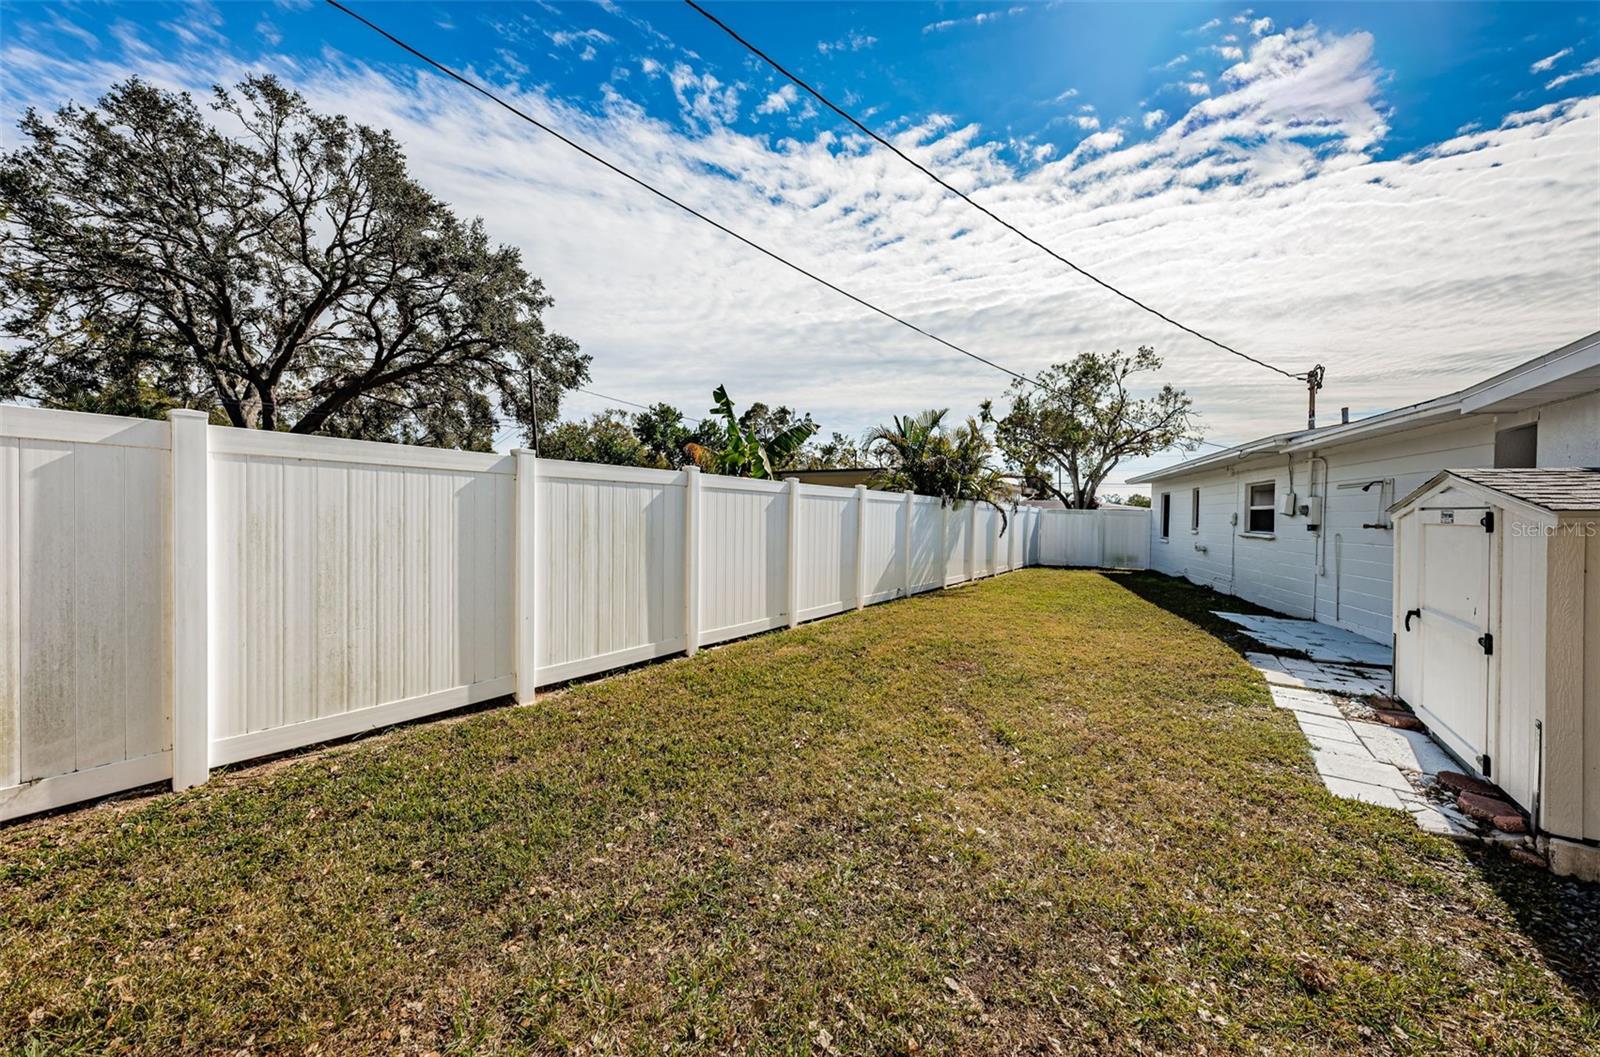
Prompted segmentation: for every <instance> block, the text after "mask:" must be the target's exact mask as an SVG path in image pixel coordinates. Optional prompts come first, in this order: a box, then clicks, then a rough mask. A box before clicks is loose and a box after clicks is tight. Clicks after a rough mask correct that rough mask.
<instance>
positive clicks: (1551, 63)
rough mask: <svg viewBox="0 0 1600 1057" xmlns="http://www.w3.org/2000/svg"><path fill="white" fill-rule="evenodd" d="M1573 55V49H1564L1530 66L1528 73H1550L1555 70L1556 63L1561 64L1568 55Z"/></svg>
mask: <svg viewBox="0 0 1600 1057" xmlns="http://www.w3.org/2000/svg"><path fill="white" fill-rule="evenodd" d="M1571 54H1572V49H1571V48H1562V49H1561V50H1560V51H1558V52H1556V53H1555V54H1554V55H1546V56H1545V57H1544V58H1542V59H1540V60H1539V61H1538V62H1536V63H1534V64H1533V65H1532V66H1529V67H1528V72H1529V73H1548V72H1549V71H1551V70H1553V69H1555V67H1556V63H1558V62H1560V61H1561V60H1562V59H1564V58H1566V57H1567V56H1568V55H1571Z"/></svg>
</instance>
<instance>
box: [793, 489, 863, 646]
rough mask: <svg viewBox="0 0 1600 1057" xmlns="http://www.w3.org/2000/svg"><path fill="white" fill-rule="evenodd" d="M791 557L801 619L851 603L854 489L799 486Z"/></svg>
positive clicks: (853, 594) (853, 596)
mask: <svg viewBox="0 0 1600 1057" xmlns="http://www.w3.org/2000/svg"><path fill="white" fill-rule="evenodd" d="M798 495H799V497H800V517H799V529H800V539H799V545H798V550H796V551H795V557H796V560H797V561H799V563H800V568H799V570H798V576H797V578H796V584H797V586H798V587H799V592H800V597H799V600H798V602H797V603H796V604H797V605H798V606H799V614H798V617H799V619H800V620H815V619H817V618H818V617H825V616H829V615H831V614H833V613H839V612H843V611H844V610H845V609H849V608H851V607H853V606H854V605H855V604H856V493H855V492H854V491H852V490H850V489H847V488H830V487H828V486H827V485H801V486H800V488H799V489H798Z"/></svg>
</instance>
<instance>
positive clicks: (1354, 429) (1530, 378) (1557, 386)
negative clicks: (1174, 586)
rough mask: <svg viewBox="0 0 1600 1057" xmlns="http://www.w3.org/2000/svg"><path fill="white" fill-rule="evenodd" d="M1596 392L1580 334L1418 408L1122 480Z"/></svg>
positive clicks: (1160, 476) (1599, 368) (1598, 378)
mask: <svg viewBox="0 0 1600 1057" xmlns="http://www.w3.org/2000/svg"><path fill="white" fill-rule="evenodd" d="M1596 389H1600V331H1596V332H1595V333H1593V334H1588V335H1585V336H1584V337H1581V338H1579V339H1578V340H1577V341H1574V342H1571V343H1570V344H1567V345H1563V346H1562V347H1561V348H1559V349H1556V350H1554V351H1552V352H1547V353H1545V354H1544V355H1542V356H1536V357H1534V358H1533V359H1531V360H1528V361H1527V362H1525V363H1519V364H1517V365H1516V366H1515V367H1512V368H1509V369H1508V370H1505V371H1502V372H1500V373H1499V374H1497V375H1494V376H1493V377H1491V378H1486V379H1484V380H1483V381H1481V382H1478V383H1476V384H1474V385H1469V386H1467V387H1466V388H1465V389H1461V390H1459V391H1457V392H1454V393H1449V394H1447V395H1445V396H1440V397H1435V398H1434V399H1432V400H1424V401H1423V402H1421V403H1418V404H1410V405H1408V406H1406V407H1399V408H1395V409H1394V410H1393V411H1385V412H1383V413H1381V414H1377V415H1372V416H1370V417H1368V418H1363V419H1360V420H1358V421H1355V422H1341V423H1339V424H1337V425H1333V426H1320V427H1318V428H1316V429H1302V430H1298V431H1296V432H1292V433H1278V434H1274V435H1273V436H1270V437H1262V438H1260V439H1259V440H1252V441H1248V442H1246V443H1244V444H1238V445H1235V446H1234V447H1231V448H1227V449H1225V450H1223V451H1218V452H1212V453H1211V454H1209V455H1204V456H1201V457H1200V458H1197V459H1188V460H1186V461H1184V462H1180V463H1177V464H1176V465H1173V466H1167V467H1164V468H1162V469H1160V470H1153V471H1151V472H1150V473H1146V474H1141V475H1139V476H1138V477H1130V478H1128V483H1129V484H1149V483H1150V482H1152V481H1160V480H1164V479H1166V478H1169V477H1179V476H1183V475H1186V474H1191V473H1194V472H1195V471H1197V470H1207V469H1213V468H1215V467H1218V466H1228V465H1231V464H1233V463H1235V462H1238V461H1239V460H1240V459H1246V458H1249V457H1251V456H1253V455H1274V454H1276V455H1286V454H1293V453H1295V452H1299V451H1306V450H1308V449H1311V448H1328V447H1332V446H1334V445H1336V444H1350V443H1354V442H1356V441H1360V440H1370V439H1372V438H1373V437H1378V436H1384V435H1386V434H1390V433H1399V432H1401V431H1403V430H1408V429H1416V428H1417V427H1419V426H1428V425H1432V424H1434V423H1436V422H1444V421H1448V420H1450V419H1455V418H1460V417H1461V416H1462V415H1475V414H1505V413H1508V412H1512V411H1521V410H1525V409H1527V408H1530V407H1536V406H1538V405H1540V404H1549V403H1554V402H1556V401H1558V400H1566V399H1569V398H1571V397H1574V396H1581V395H1583V394H1584V393H1590V392H1594V391H1595V390H1596Z"/></svg>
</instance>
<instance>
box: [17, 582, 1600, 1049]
mask: <svg viewBox="0 0 1600 1057" xmlns="http://www.w3.org/2000/svg"><path fill="white" fill-rule="evenodd" d="M1216 599H1217V596H1211V597H1210V599H1208V598H1207V597H1206V595H1205V594H1204V593H1203V592H1200V591H1198V590H1196V589H1194V588H1192V587H1189V586H1187V585H1183V584H1179V583H1177V582H1175V581H1170V580H1166V579H1165V578H1161V577H1156V576H1152V575H1146V574H1141V575H1116V576H1106V575H1100V574H1095V573H1089V572H1076V571H1061V570H1042V569H1039V570H1027V571H1024V572H1020V573H1017V574H1014V575H1010V576H1006V577H1002V578H999V579H996V580H990V581H984V582H982V583H979V584H976V585H973V586H970V587H967V588H962V589H959V590H955V591H949V592H939V593H934V594H930V595H925V596H921V597H918V598H916V599H913V600H910V601H907V602H898V603H894V604H891V605H884V606H877V607H874V608H872V609H869V610H867V611H866V612H864V613H860V614H851V615H847V616H843V617H840V618H837V619H833V620H827V621H823V622H820V623H817V624H812V625H807V626H805V627H802V628H800V629H798V630H795V631H788V632H783V633H779V634H773V635H767V636H762V637H759V638H754V639H749V640H746V641H743V642H739V643H735V644H732V645H729V646H726V647H723V648H720V649H714V650H708V651H705V652H703V653H701V654H700V655H699V656H697V657H695V658H692V659H680V660H674V661H670V662H667V663H663V664H658V665H654V666H650V667H647V668H643V669H640V670H637V671H634V672H630V673H628V674H625V675H621V676H617V677H615V678H610V679H604V680H599V681H596V682H593V683H589V684H586V685H582V686H577V687H573V688H570V689H567V690H563V691H561V692H558V693H552V694H549V695H545V696H542V697H541V698H540V699H539V701H538V702H537V703H536V704H535V705H534V706H532V707H529V708H516V709H513V708H500V709H493V710H488V711H482V712H478V713H475V714H471V715H467V716H462V717H456V718H451V719H446V720H440V721H434V722H431V723H424V724H418V725H415V726H411V727H407V728H404V729H401V730H396V731H391V732H389V733H386V734H383V735H380V736H376V737H372V738H367V739H364V740H360V741H356V742H352V743H349V744H346V745H341V746H336V747H333V748H329V749H327V750H325V751H322V752H319V753H316V754H314V755H310V756H306V757H301V758H296V759H289V760H285V761H279V762H275V763H271V764H267V765H262V766H258V767H255V768H245V769H241V770H238V771H235V772H233V773H230V774H227V775H222V776H218V777H216V778H214V779H213V780H212V782H211V783H210V784H208V785H206V786H203V787H201V788H199V789H196V790H193V791H190V792H188V793H185V794H179V795H162V796H159V797H153V798H145V799H143V800H134V801H125V802H120V803H114V804H110V805H107V806H103V807H101V808H97V809H93V810H85V811H80V812H77V813H72V814H66V815H60V816H57V817H54V818H47V819H41V820H36V821H33V822H28V823H24V824H21V825H16V826H12V827H9V828H7V829H5V830H0V981H3V982H4V986H3V987H0V1047H4V1048H5V1050H6V1051H7V1052H12V1053H19V1054H23V1053H28V1054H33V1053H97V1054H98V1053H147V1054H161V1055H168V1054H180V1053H224V1052H225V1053H233V1052H238V1051H243V1052H256V1053H276V1052H306V1051H309V1050H310V1048H311V1047H313V1046H315V1047H318V1052H322V1053H336V1054H368V1053H370V1054H378V1053H384V1054H387V1053H395V1052H399V1053H426V1052H430V1051H432V1052H436V1053H440V1054H445V1053H486V1054H487V1053H495V1054H523V1053H526V1054H535V1053H539V1054H542V1053H551V1052H568V1051H571V1052H582V1053H641V1054H642V1053H657V1054H659V1053H663V1052H669V1053H723V1052H740V1053H775V1054H778V1053H781V1054H804V1053H830V1052H832V1053H839V1054H872V1053H881V1054H893V1053H924V1054H933V1053H974V1054H976V1053H1013V1052H1015V1053H1056V1052H1061V1053H1084V1054H1088V1053H1151V1052H1161V1053H1201V1052H1204V1053H1208V1054H1218V1053H1235V1052H1237V1053H1262V1052H1270V1053H1287V1052H1295V1053H1329V1054H1332V1053H1349V1052H1356V1051H1360V1052H1394V1053H1417V1054H1424V1053H1426V1054H1432V1053H1438V1052H1469V1053H1471V1052H1485V1053H1529V1054H1539V1053H1549V1054H1570V1053H1577V1052H1583V1051H1585V1050H1586V1049H1591V1048H1593V1047H1595V1046H1596V1045H1597V1040H1600V1012H1597V1007H1596V1006H1595V1005H1594V1004H1593V1002H1592V998H1591V996H1593V995H1594V994H1595V993H1596V990H1595V976H1594V972H1593V970H1594V965H1593V959H1592V958H1589V957H1588V956H1586V955H1585V954H1584V951H1585V949H1592V947H1587V948H1586V945H1592V944H1594V943H1595V939H1596V938H1595V937H1594V936H1593V935H1592V934H1591V935H1589V936H1588V937H1587V938H1586V937H1585V936H1583V935H1581V934H1578V935H1576V936H1574V935H1573V933H1572V928H1573V922H1574V921H1577V922H1580V923H1582V922H1584V921H1587V922H1588V923H1589V925H1593V924H1594V922H1595V920H1596V919H1595V918H1594V917H1593V916H1592V915H1593V907H1594V905H1595V903H1596V900H1595V899H1594V897H1593V891H1592V890H1591V889H1585V888H1583V887H1582V886H1574V885H1570V884H1567V883H1564V882H1560V881H1557V880H1555V879H1552V878H1549V877H1547V876H1545V875H1542V874H1538V873H1535V872H1531V871H1527V870H1524V869H1521V868H1518V867H1516V866H1514V865H1512V864H1509V863H1507V862H1505V861H1504V859H1503V858H1502V857H1500V856H1498V855H1478V854H1473V853H1468V852H1465V851H1463V850H1461V849H1459V848H1457V847H1456V846H1455V845H1453V844H1450V843H1448V842H1446V841H1442V840H1438V839H1435V838H1430V837H1427V836H1425V835H1423V834H1421V833H1420V832H1418V831H1417V830H1416V829H1415V827H1413V826H1412V825H1411V823H1410V822H1409V820H1408V819H1407V818H1405V817H1404V816H1402V815H1400V814H1398V813H1396V812H1390V811H1385V810H1383V809H1379V808H1372V807H1367V806H1364V805H1360V804H1353V803H1349V802H1345V801H1339V800H1335V799H1332V798H1330V797H1329V796H1328V795H1326V793H1325V792H1324V791H1323V789H1322V787H1321V786H1320V784H1319V783H1318V782H1317V780H1316V778H1315V774H1314V772H1313V770H1312V767H1311V763H1310V759H1309V756H1308V755H1307V750H1306V747H1305V743H1304V741H1303V739H1302V737H1301V736H1300V734H1299V732H1298V730H1297V728H1296V727H1295V725H1294V723H1293V722H1292V720H1291V719H1290V718H1289V716H1288V715H1287V714H1286V713H1283V712H1281V711H1279V710H1277V709H1274V708H1273V707H1271V704H1270V699H1269V696H1268V694H1267V690H1266V687H1265V685H1264V684H1263V683H1262V682H1261V681H1260V680H1259V679H1258V678H1257V676H1256V674H1255V673H1254V672H1253V670H1251V669H1250V668H1249V667H1248V666H1247V665H1246V664H1244V662H1243V661H1242V659H1241V658H1240V657H1239V655H1238V654H1237V653H1236V652H1235V651H1234V650H1233V649H1231V648H1230V647H1229V646H1228V645H1227V644H1226V643H1225V642H1223V641H1221V640H1220V639H1219V638H1218V637H1216V635H1215V634H1213V631H1220V630H1221V629H1215V628H1212V626H1211V625H1210V624H1209V623H1208V621H1209V619H1210V618H1209V615H1208V612H1207V607H1208V606H1209V605H1211V604H1213V603H1214V601H1215V600H1216ZM1229 601H1230V602H1231V601H1233V600H1229ZM1234 604H1235V605H1237V603H1236V602H1235V603H1234ZM1584 914H1589V915H1590V916H1588V917H1584Z"/></svg>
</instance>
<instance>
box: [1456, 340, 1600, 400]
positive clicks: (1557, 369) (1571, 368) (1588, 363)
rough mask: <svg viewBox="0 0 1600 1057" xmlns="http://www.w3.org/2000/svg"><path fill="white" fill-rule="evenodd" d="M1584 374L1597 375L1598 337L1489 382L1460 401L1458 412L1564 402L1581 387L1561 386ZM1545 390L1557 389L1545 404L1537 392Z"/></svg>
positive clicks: (1598, 360)
mask: <svg viewBox="0 0 1600 1057" xmlns="http://www.w3.org/2000/svg"><path fill="white" fill-rule="evenodd" d="M1585 371H1591V372H1600V333H1595V334H1590V335H1589V336H1588V337H1586V338H1581V339H1579V340H1578V341H1575V342H1573V343H1572V344H1571V345H1569V346H1567V347H1566V348H1563V349H1558V350H1557V351H1556V352H1554V353H1551V354H1549V355H1548V357H1542V358H1541V359H1540V360H1537V361H1535V362H1534V363H1533V364H1531V365H1527V366H1526V367H1525V368H1524V369H1518V370H1514V371H1512V372H1509V376H1508V377H1504V378H1501V379H1499V380H1494V379H1491V380H1490V381H1489V382H1488V383H1486V384H1484V385H1483V386H1481V387H1479V388H1475V389H1474V390H1473V391H1471V392H1470V393H1468V394H1467V395H1466V397H1465V398H1463V400H1462V401H1461V410H1462V412H1463V413H1465V414H1472V413H1474V412H1478V413H1487V412H1492V411H1521V410H1523V409H1524V408H1528V407H1533V406H1535V405H1537V404H1541V403H1548V402H1550V401H1554V400H1564V399H1567V398H1568V397H1571V396H1574V395H1578V393H1579V392H1581V390H1582V388H1583V387H1582V386H1579V387H1578V389H1577V390H1576V391H1574V390H1573V387H1572V386H1571V385H1566V386H1563V385H1562V384H1561V383H1563V382H1568V381H1569V380H1572V378H1573V376H1574V375H1577V374H1581V373H1583V372H1585ZM1545 386H1556V387H1558V390H1557V391H1556V392H1555V393H1553V394H1551V395H1550V397H1549V399H1548V400H1546V399H1541V398H1540V396H1539V395H1538V390H1540V389H1541V388H1543V387H1545Z"/></svg>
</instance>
